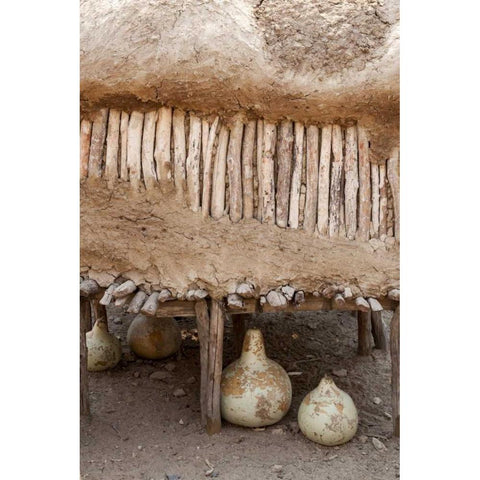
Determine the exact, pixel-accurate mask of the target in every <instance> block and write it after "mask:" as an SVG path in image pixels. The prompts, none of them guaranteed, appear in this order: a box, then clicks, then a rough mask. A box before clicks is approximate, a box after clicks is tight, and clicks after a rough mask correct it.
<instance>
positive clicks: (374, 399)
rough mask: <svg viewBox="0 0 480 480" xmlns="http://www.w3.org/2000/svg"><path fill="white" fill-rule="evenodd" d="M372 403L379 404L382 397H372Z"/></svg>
mask: <svg viewBox="0 0 480 480" xmlns="http://www.w3.org/2000/svg"><path fill="white" fill-rule="evenodd" d="M373 403H374V404H375V405H380V404H381V403H382V399H381V398H380V397H373Z"/></svg>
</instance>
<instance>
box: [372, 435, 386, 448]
mask: <svg viewBox="0 0 480 480" xmlns="http://www.w3.org/2000/svg"><path fill="white" fill-rule="evenodd" d="M372 443H373V446H374V447H375V448H376V449H377V450H385V449H386V448H385V445H384V444H383V443H382V442H381V441H380V440H379V439H378V438H375V437H373V438H372Z"/></svg>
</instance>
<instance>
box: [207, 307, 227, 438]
mask: <svg viewBox="0 0 480 480" xmlns="http://www.w3.org/2000/svg"><path fill="white" fill-rule="evenodd" d="M224 323H225V307H224V305H223V301H218V300H214V299H212V300H211V304H210V334H209V344H208V370H209V372H208V405H207V433H208V434H209V435H212V434H214V433H219V432H220V430H221V428H222V420H221V412H220V381H221V378H222V366H223V365H222V360H223V329H224Z"/></svg>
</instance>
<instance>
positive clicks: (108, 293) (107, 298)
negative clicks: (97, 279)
mask: <svg viewBox="0 0 480 480" xmlns="http://www.w3.org/2000/svg"><path fill="white" fill-rule="evenodd" d="M118 285H119V284H118V283H112V284H111V285H110V286H109V287H108V288H107V289H106V290H105V293H104V294H103V297H102V298H101V300H100V305H105V306H106V305H110V302H111V301H112V300H113V291H114V290H115V289H116V288H117V287H118Z"/></svg>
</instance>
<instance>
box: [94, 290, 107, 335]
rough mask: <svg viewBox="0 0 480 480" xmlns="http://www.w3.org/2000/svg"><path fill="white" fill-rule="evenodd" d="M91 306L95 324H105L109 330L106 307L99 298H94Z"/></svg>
mask: <svg viewBox="0 0 480 480" xmlns="http://www.w3.org/2000/svg"><path fill="white" fill-rule="evenodd" d="M90 306H91V307H92V313H93V323H97V322H103V323H104V324H105V326H106V327H107V330H108V317H107V309H106V307H105V305H102V304H101V303H100V301H99V300H98V298H95V297H93V298H92V299H91V300H90Z"/></svg>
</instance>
